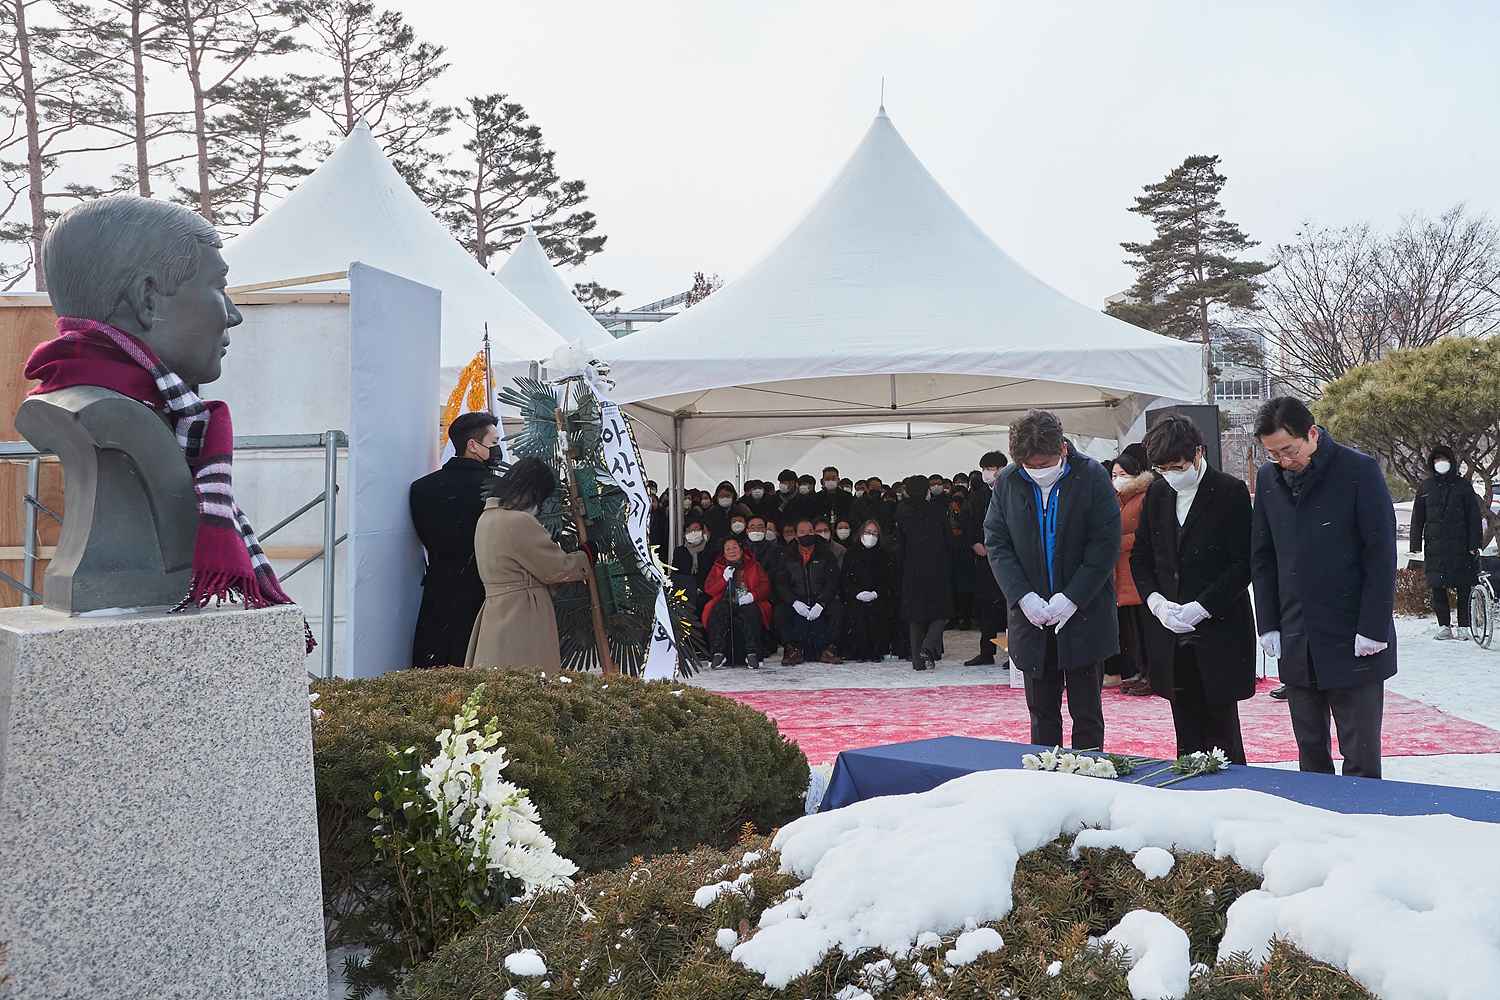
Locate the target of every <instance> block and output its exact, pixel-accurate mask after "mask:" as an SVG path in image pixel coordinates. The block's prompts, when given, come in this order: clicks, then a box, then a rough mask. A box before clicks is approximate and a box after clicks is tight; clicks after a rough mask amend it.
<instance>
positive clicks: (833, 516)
mask: <svg viewBox="0 0 1500 1000" xmlns="http://www.w3.org/2000/svg"><path fill="white" fill-rule="evenodd" d="M813 498H814V499H816V500H817V502H818V503H817V509H816V510H815V511H814V512H813V515H812V521H813V523H815V524H816V523H817V522H818V521H820V520H822V521H827V522H828V523H829V524H830V525H835V524H838V523H839V522H840V521H847V520H849V509H850V508H851V507H852V506H853V504H854V494H853V493H851V492H849V491H848V490H846V489H844V487H843V485H842V484H841V482H840V480H839V470H838V469H836V468H834V467H833V466H831V465H830V466H829V467H828V468H826V469H824V470H823V488H822V489H821V490H819V491H818V492H817V493H814V494H813Z"/></svg>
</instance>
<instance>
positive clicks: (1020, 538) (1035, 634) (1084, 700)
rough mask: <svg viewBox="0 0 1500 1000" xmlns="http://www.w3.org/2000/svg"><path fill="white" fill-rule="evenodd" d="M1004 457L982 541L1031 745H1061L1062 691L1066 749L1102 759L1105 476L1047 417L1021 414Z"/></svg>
mask: <svg viewBox="0 0 1500 1000" xmlns="http://www.w3.org/2000/svg"><path fill="white" fill-rule="evenodd" d="M1010 447H1011V452H1012V458H1013V463H1012V464H1011V465H1010V466H1008V467H1007V468H1005V469H1003V470H1002V471H1001V472H1000V475H999V477H998V478H997V479H996V480H995V495H994V497H993V498H992V499H991V500H990V506H989V512H988V513H987V514H986V516H985V520H984V541H985V549H986V550H987V552H988V553H989V558H990V567H991V569H992V570H993V571H994V574H995V579H996V582H998V583H999V584H1000V589H1001V590H1002V591H1004V593H1005V596H1006V598H1007V600H1008V601H1009V602H1010V632H1009V637H1008V638H1009V644H1008V645H1009V651H1010V659H1011V663H1012V664H1014V665H1015V666H1016V667H1018V668H1020V670H1021V671H1022V673H1023V674H1024V675H1025V679H1026V707H1027V709H1028V710H1029V711H1030V713H1031V742H1033V743H1039V744H1045V745H1047V746H1058V745H1061V744H1062V742H1063V738H1062V736H1063V727H1062V699H1063V691H1064V689H1066V691H1067V696H1068V714H1069V715H1070V716H1072V719H1073V733H1072V737H1073V738H1072V741H1071V744H1072V746H1073V747H1074V749H1078V750H1090V749H1102V748H1103V747H1104V711H1103V707H1102V705H1101V702H1100V684H1101V682H1102V681H1103V676H1104V671H1103V667H1104V661H1105V659H1106V658H1108V657H1110V656H1113V655H1114V654H1115V653H1117V652H1119V650H1120V629H1119V623H1118V620H1117V618H1116V614H1115V562H1116V560H1117V559H1118V557H1119V554H1120V505H1119V502H1118V501H1117V500H1116V499H1115V491H1114V487H1113V486H1111V485H1110V478H1109V473H1108V472H1106V471H1105V469H1104V467H1103V466H1101V465H1100V464H1099V463H1098V462H1096V461H1094V460H1093V459H1092V458H1089V457H1088V456H1087V455H1084V454H1082V453H1080V452H1078V451H1076V450H1075V449H1074V448H1073V446H1072V445H1071V444H1069V442H1068V440H1067V438H1066V437H1064V436H1063V429H1062V422H1061V421H1060V420H1058V418H1057V416H1056V415H1055V414H1053V413H1049V412H1047V411H1046V410H1029V411H1027V413H1026V414H1025V415H1024V416H1023V417H1021V418H1020V419H1019V420H1017V421H1016V422H1015V423H1013V424H1012V425H1011V427H1010Z"/></svg>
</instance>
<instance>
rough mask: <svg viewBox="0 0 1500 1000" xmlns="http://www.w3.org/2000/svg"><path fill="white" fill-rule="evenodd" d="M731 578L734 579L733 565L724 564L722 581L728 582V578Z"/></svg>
mask: <svg viewBox="0 0 1500 1000" xmlns="http://www.w3.org/2000/svg"><path fill="white" fill-rule="evenodd" d="M733 579H734V567H733V566H725V567H724V582H725V583H728V582H729V581H730V580H733Z"/></svg>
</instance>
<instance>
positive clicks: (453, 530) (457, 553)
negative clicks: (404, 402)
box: [409, 413, 500, 667]
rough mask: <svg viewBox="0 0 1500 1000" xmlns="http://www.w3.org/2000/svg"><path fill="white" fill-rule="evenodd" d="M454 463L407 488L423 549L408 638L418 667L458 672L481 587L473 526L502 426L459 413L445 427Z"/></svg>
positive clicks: (497, 453)
mask: <svg viewBox="0 0 1500 1000" xmlns="http://www.w3.org/2000/svg"><path fill="white" fill-rule="evenodd" d="M448 440H449V441H451V442H453V457H452V458H450V459H448V461H447V462H446V463H445V464H444V465H443V467H442V468H441V469H439V470H437V471H436V472H434V473H431V474H429V475H426V476H423V477H422V478H421V479H418V480H417V481H416V482H414V483H412V484H411V492H410V494H409V499H410V503H411V521H412V524H413V525H415V526H416V529H417V537H418V538H420V539H421V540H422V547H423V548H425V549H426V550H427V574H426V575H425V576H424V577H422V607H421V610H420V611H419V612H418V613H417V630H416V634H415V636H413V638H412V649H411V661H412V665H413V666H418V667H446V666H462V665H463V662H464V657H465V656H466V655H467V653H468V649H469V634H470V633H471V632H473V631H474V619H475V617H476V616H478V614H479V609H480V608H481V607H482V606H483V605H484V584H483V583H481V582H480V580H479V568H478V566H476V565H475V563H474V527H475V526H476V525H477V524H478V523H479V515H480V512H481V511H483V510H484V481H485V477H487V476H488V475H490V473H491V471H492V469H493V467H494V466H495V465H497V464H498V463H499V460H500V428H499V424H498V422H497V421H496V420H495V418H494V416H492V415H491V414H488V413H463V414H460V415H459V416H458V418H457V419H455V420H454V421H453V423H452V425H451V426H449V428H448Z"/></svg>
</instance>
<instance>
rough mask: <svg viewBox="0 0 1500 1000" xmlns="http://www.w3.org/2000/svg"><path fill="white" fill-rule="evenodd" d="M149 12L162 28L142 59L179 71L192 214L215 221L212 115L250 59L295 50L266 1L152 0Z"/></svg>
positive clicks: (278, 12) (284, 21)
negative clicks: (186, 95)
mask: <svg viewBox="0 0 1500 1000" xmlns="http://www.w3.org/2000/svg"><path fill="white" fill-rule="evenodd" d="M153 13H154V15H155V17H156V19H157V21H159V22H160V24H161V26H162V30H161V34H160V36H159V37H158V39H157V42H158V44H157V45H156V46H155V47H154V48H152V49H150V50H148V51H147V53H146V54H147V56H148V57H150V58H152V59H155V60H158V61H160V62H163V63H165V64H167V65H169V66H172V67H173V68H174V69H177V70H180V71H181V72H182V73H183V75H184V76H186V77H187V80H188V84H189V88H190V93H191V94H192V101H193V107H192V119H191V126H190V129H191V134H192V136H193V144H194V150H193V159H194V160H195V163H196V167H197V170H196V177H195V178H194V180H195V181H196V184H194V185H191V186H190V187H189V188H187V189H186V190H190V191H192V192H193V194H194V196H195V198H196V204H194V205H193V207H194V208H195V209H196V210H197V212H198V214H199V215H201V216H203V217H204V218H205V219H207V220H208V221H209V222H217V221H219V206H218V205H217V204H216V203H215V197H216V193H217V192H218V191H219V190H220V186H217V185H215V183H214V179H213V174H214V171H215V166H216V163H217V159H216V158H218V157H220V156H222V152H221V151H220V150H219V149H218V148H216V143H215V138H216V136H215V133H214V131H213V122H214V120H215V119H214V117H213V116H214V113H215V112H216V111H217V110H219V109H220V108H222V107H223V105H224V103H225V101H226V99H227V97H228V95H229V93H230V92H231V91H230V86H229V85H230V84H232V83H233V82H234V81H235V80H236V78H238V77H239V75H240V74H241V73H242V72H244V71H245V70H246V69H247V67H248V66H249V65H250V63H251V61H252V60H253V59H256V58H257V57H259V56H266V55H280V54H284V53H287V52H291V51H293V50H295V49H296V43H295V42H294V41H293V39H292V37H291V35H289V34H288V33H287V31H288V29H289V28H290V27H291V22H290V20H289V19H288V17H287V14H286V11H285V9H284V8H283V7H282V6H281V4H280V3H278V2H271V0H157V3H156V5H155V7H154V8H153Z"/></svg>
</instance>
